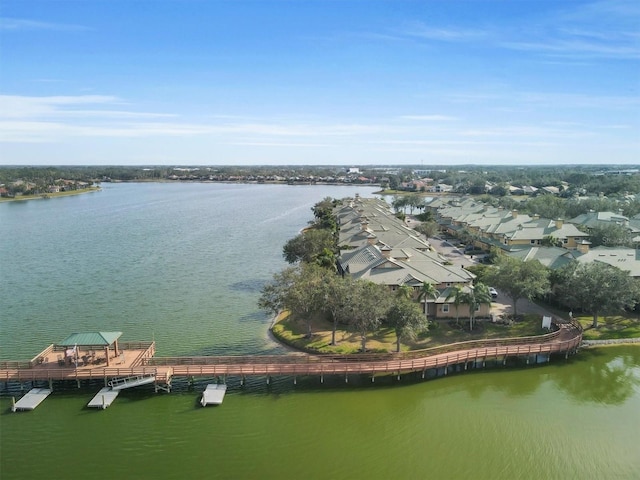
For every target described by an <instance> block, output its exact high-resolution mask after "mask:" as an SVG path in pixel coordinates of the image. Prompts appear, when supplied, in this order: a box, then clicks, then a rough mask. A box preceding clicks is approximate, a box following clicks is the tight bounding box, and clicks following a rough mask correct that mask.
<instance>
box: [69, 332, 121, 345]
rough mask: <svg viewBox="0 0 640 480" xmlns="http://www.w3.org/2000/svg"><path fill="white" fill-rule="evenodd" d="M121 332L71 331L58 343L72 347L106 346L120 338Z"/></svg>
mask: <svg viewBox="0 0 640 480" xmlns="http://www.w3.org/2000/svg"><path fill="white" fill-rule="evenodd" d="M120 335H122V332H95V333H72V334H71V335H69V336H68V337H67V338H65V339H64V340H63V341H61V342H60V343H59V344H58V345H62V346H63V347H73V346H74V345H82V346H92V347H97V346H101V347H106V346H109V345H111V344H112V343H114V342H115V341H116V340H118V338H120Z"/></svg>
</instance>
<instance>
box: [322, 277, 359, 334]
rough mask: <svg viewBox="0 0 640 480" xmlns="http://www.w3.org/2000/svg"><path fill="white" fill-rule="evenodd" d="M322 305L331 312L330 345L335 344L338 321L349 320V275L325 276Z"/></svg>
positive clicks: (350, 286)
mask: <svg viewBox="0 0 640 480" xmlns="http://www.w3.org/2000/svg"><path fill="white" fill-rule="evenodd" d="M325 280H326V283H325V288H326V290H325V299H324V307H325V309H326V310H328V311H329V313H330V314H331V320H332V322H333V329H332V331H331V345H335V344H336V331H337V330H338V324H339V323H348V322H349V316H348V313H349V309H348V308H346V307H347V305H348V299H349V292H350V289H352V288H354V287H353V280H352V279H351V277H348V276H347V277H344V278H343V277H341V276H339V275H329V276H327V277H326V279H325Z"/></svg>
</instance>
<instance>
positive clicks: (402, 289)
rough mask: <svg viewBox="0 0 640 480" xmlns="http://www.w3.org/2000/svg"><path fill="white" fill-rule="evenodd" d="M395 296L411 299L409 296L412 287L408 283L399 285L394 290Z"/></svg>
mask: <svg viewBox="0 0 640 480" xmlns="http://www.w3.org/2000/svg"><path fill="white" fill-rule="evenodd" d="M396 297H398V298H404V299H405V300H411V297H413V288H411V287H410V286H409V285H400V286H399V287H398V289H397V290H396Z"/></svg>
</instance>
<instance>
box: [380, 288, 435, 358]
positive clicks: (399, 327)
mask: <svg viewBox="0 0 640 480" xmlns="http://www.w3.org/2000/svg"><path fill="white" fill-rule="evenodd" d="M386 322H387V323H388V324H389V325H390V326H392V327H393V329H394V331H395V333H396V352H399V351H400V342H401V340H405V339H409V340H412V339H414V338H415V336H416V334H417V333H419V332H420V331H421V330H423V329H424V328H426V326H427V321H426V318H425V317H424V315H423V314H422V312H421V311H420V308H419V307H418V305H416V304H415V303H414V302H412V301H411V300H409V299H408V298H406V297H405V296H402V295H398V296H396V298H395V300H394V302H393V304H392V305H391V308H390V309H389V311H388V312H387V315H386Z"/></svg>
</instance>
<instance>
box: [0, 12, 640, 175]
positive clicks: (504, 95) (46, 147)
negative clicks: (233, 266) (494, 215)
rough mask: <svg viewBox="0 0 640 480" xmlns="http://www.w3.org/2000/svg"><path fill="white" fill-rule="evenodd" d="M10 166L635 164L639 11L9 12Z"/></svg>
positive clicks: (6, 120) (3, 152)
mask: <svg viewBox="0 0 640 480" xmlns="http://www.w3.org/2000/svg"><path fill="white" fill-rule="evenodd" d="M0 17H1V19H0V163H1V164H12V165H45V164H52V165H60V164H65V165H71V164H78V165H83V164H110V165H114V164H117V165H145V164H167V165H223V164H225V165H251V164H260V165H265V164H273V165H282V164H295V165H302V164H313V165H317V164H326V165H369V164H384V165H394V164H417V165H421V164H422V165H425V166H428V165H447V164H451V165H454V164H487V165H489V164H511V165H532V164H565V163H567V164H569V163H574V164H575V163H589V164H605V165H606V164H637V163H640V155H639V154H640V93H639V89H640V2H637V1H626V0H604V1H581V0H564V1H559V0H553V1H544V0H535V1H533V0H532V1H528V0H504V1H501V0H493V1H484V0H469V1H457V0H438V1H429V0H422V1H402V0H386V1H382V0H358V1H341V0H323V1H311V0H300V1H294V0H280V1H273V0H263V1H243V0H237V1H232V0H225V1H222V0H220V1H216V0H209V1H205V0H155V1H151V0H149V1H146V0H104V1H101V0H76V1H67V0H45V1H32V0H3V2H2V9H0Z"/></svg>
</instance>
